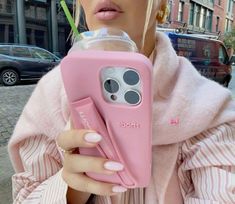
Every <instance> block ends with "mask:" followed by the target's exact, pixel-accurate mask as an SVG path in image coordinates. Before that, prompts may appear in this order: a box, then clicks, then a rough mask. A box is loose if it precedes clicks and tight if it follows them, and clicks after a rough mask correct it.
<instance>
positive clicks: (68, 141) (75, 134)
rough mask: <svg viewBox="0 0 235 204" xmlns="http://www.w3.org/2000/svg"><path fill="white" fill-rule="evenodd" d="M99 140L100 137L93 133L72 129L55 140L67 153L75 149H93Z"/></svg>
mask: <svg viewBox="0 0 235 204" xmlns="http://www.w3.org/2000/svg"><path fill="white" fill-rule="evenodd" d="M101 139H102V137H101V135H99V134H98V133H96V132H95V131H92V130H85V129H80V130H76V129H72V130H68V131H64V132H63V133H61V134H60V135H59V136H58V138H57V144H58V145H59V147H61V148H62V149H64V150H65V151H69V150H71V149H74V148H77V147H94V146H96V145H97V143H98V142H100V141H101Z"/></svg>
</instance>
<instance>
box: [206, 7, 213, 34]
mask: <svg viewBox="0 0 235 204" xmlns="http://www.w3.org/2000/svg"><path fill="white" fill-rule="evenodd" d="M211 28H212V11H210V10H207V14H206V29H207V30H208V31H211Z"/></svg>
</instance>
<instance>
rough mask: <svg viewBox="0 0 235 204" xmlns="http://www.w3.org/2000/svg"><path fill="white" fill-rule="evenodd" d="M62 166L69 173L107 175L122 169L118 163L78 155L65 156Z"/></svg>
mask: <svg viewBox="0 0 235 204" xmlns="http://www.w3.org/2000/svg"><path fill="white" fill-rule="evenodd" d="M63 166H64V169H66V170H67V171H68V172H71V173H81V172H95V173H101V174H109V175H110V174H113V173H114V172H116V171H122V170H123V169H124V166H123V165H122V164H121V163H119V162H116V161H112V160H107V159H105V158H102V157H92V156H85V155H80V154H66V155H65V159H64V163H63Z"/></svg>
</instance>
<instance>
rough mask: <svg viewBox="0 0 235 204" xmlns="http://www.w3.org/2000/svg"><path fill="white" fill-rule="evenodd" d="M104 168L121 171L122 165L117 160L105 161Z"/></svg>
mask: <svg viewBox="0 0 235 204" xmlns="http://www.w3.org/2000/svg"><path fill="white" fill-rule="evenodd" d="M104 168H105V169H107V170H111V171H121V170H123V168H124V166H123V165H122V164H121V163H119V162H114V161H107V162H105V163H104Z"/></svg>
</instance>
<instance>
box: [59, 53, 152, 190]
mask: <svg viewBox="0 0 235 204" xmlns="http://www.w3.org/2000/svg"><path fill="white" fill-rule="evenodd" d="M60 68H61V73H62V79H63V82H64V87H65V91H66V94H67V97H68V102H69V107H70V111H71V118H72V122H73V125H74V127H75V128H86V129H93V130H95V131H97V132H98V133H99V134H101V135H102V137H103V139H102V141H101V142H100V143H99V145H98V146H97V147H95V148H79V153H80V154H83V155H91V156H97V157H105V158H107V159H110V160H114V161H118V162H121V163H122V164H123V165H124V170H122V171H120V172H117V173H115V174H113V175H103V174H97V173H92V172H86V174H87V175H88V176H90V177H92V178H93V179H96V180H99V181H104V182H110V183H116V184H120V185H123V186H124V187H126V188H137V187H146V186H148V184H149V181H150V177H151V163H152V159H151V158H152V101H153V96H152V68H153V66H152V63H151V62H150V60H149V59H148V58H147V57H145V56H144V55H142V54H139V53H134V52H120V51H101V50H84V51H73V52H71V53H70V54H69V55H67V56H66V57H65V58H64V59H63V60H62V61H61V65H60Z"/></svg>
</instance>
